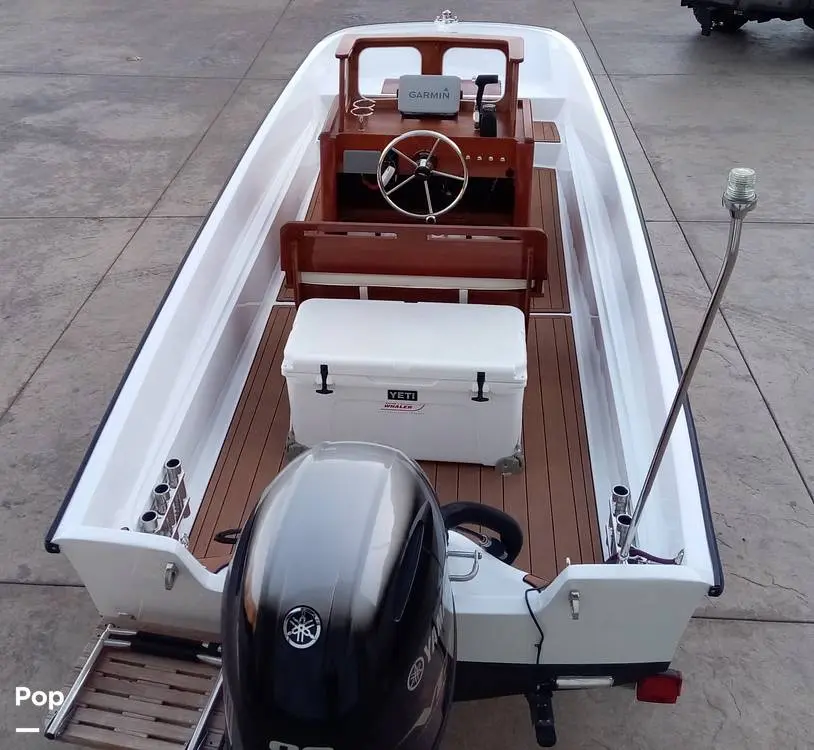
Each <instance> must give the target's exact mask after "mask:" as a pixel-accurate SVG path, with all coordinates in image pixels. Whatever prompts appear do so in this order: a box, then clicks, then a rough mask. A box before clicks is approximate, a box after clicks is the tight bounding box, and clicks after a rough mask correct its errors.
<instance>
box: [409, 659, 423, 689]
mask: <svg viewBox="0 0 814 750" xmlns="http://www.w3.org/2000/svg"><path fill="white" fill-rule="evenodd" d="M422 677H424V657H423V656H419V657H418V658H417V659H416V660H415V661H414V662H413V666H412V667H410V673H409V674H408V675H407V689H408V690H409V691H410V692H412V691H413V690H415V689H416V688H417V687H418V686H419V684H420V683H421V678H422Z"/></svg>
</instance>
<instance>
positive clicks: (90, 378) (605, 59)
mask: <svg viewBox="0 0 814 750" xmlns="http://www.w3.org/2000/svg"><path fill="white" fill-rule="evenodd" d="M441 9H442V7H441V6H439V5H438V4H437V1H436V0H433V2H429V0H409V2H405V3H400V4H392V3H385V2H383V1H382V0H330V1H329V0H291V2H288V3H286V0H264V1H263V2H259V0H209V2H207V3H190V2H185V0H162V1H161V2H158V0H144V1H143V2H141V3H138V4H133V3H125V2H121V0H111V1H110V2H108V3H104V4H100V3H96V2H92V0H75V2H73V3H70V4H64V3H58V2H56V1H55V0H6V2H4V3H3V7H2V12H3V20H4V24H3V25H2V27H0V148H2V159H0V310H1V311H2V316H0V474H2V477H3V482H2V483H0V550H2V554H0V634H2V635H3V636H4V645H5V648H4V649H3V653H4V657H5V658H4V659H3V660H2V661H1V662H0V737H2V739H0V747H3V748H10V749H11V750H17V749H18V748H19V750H28V749H29V748H30V749H31V750H39V749H40V748H45V747H52V745H48V744H46V743H45V741H44V740H42V739H40V738H39V737H36V736H21V735H15V734H14V733H13V727H15V726H21V725H35V724H37V723H38V722H39V718H40V717H39V716H38V715H35V714H32V713H31V712H30V711H27V710H21V709H16V708H15V707H14V705H13V698H14V695H13V690H14V686H15V685H18V684H25V685H29V686H30V687H32V688H42V689H53V688H55V687H59V686H60V685H61V684H62V681H63V679H64V677H65V675H66V673H67V670H68V668H69V665H70V664H71V663H72V662H73V661H74V660H75V659H76V657H77V656H78V654H79V652H80V651H81V649H82V647H83V646H84V644H85V642H86V640H87V638H88V635H89V633H90V631H91V628H92V625H93V622H94V620H95V610H94V608H93V606H92V604H91V603H90V601H89V600H88V598H87V596H86V595H85V593H84V591H83V590H82V589H81V587H78V585H77V584H78V581H77V580H76V576H75V574H74V573H73V571H72V570H71V569H70V568H69V566H68V565H67V562H66V561H65V559H64V558H62V557H59V556H49V555H46V554H45V552H44V551H43V549H42V543H41V540H42V536H43V534H44V532H45V530H46V529H47V527H48V525H49V524H50V522H51V520H52V518H53V515H54V513H55V510H56V508H57V506H58V504H59V502H60V501H61V499H62V497H63V495H64V492H65V490H66V489H67V487H68V484H69V482H70V481H71V479H72V476H73V473H74V471H75V468H76V467H77V465H78V463H79V461H80V460H81V457H82V455H83V453H84V451H85V448H86V446H87V443H88V441H89V439H90V437H91V435H92V434H93V431H94V430H95V428H96V425H97V424H98V421H99V419H100V417H101V415H102V413H103V412H104V410H105V408H106V406H107V403H108V401H109V399H110V397H111V396H112V394H113V391H114V389H115V387H116V385H117V384H118V381H119V379H120V377H121V374H122V372H123V370H124V368H125V367H126V365H127V363H128V361H129V358H130V356H131V354H132V352H133V349H134V348H135V346H136V345H137V343H138V341H139V339H140V337H141V335H142V332H143V330H144V328H145V326H146V325H147V323H148V321H149V319H150V318H151V316H152V314H153V311H154V309H155V306H156V305H157V304H158V302H159V300H160V298H161V296H162V294H163V293H164V290H165V289H166V286H167V284H168V283H169V280H170V279H171V277H172V274H173V273H174V270H175V267H176V265H177V263H178V261H179V260H180V258H181V256H182V255H183V253H184V252H185V250H186V247H187V245H188V243H189V241H190V239H191V238H192V236H193V235H194V233H195V231H196V229H197V227H198V226H199V224H200V222H201V219H202V217H203V216H204V215H205V213H206V211H207V210H208V208H209V205H210V204H211V202H212V200H213V199H214V198H215V197H216V196H217V193H218V191H219V190H220V187H221V185H222V184H223V182H224V180H225V179H226V178H227V177H228V175H229V173H230V171H231V168H232V166H233V164H234V163H235V161H236V160H237V159H238V158H239V157H240V155H241V154H242V152H243V150H244V148H245V146H246V145H247V143H248V141H249V139H250V137H251V135H252V134H253V132H254V129H255V128H256V126H257V124H258V123H259V122H260V120H261V119H262V117H263V116H264V115H265V113H266V112H267V110H268V108H269V107H270V106H271V104H272V103H273V102H274V100H275V98H276V96H277V95H278V94H279V92H280V90H281V89H282V86H283V85H284V84H285V81H286V80H287V78H288V76H290V74H291V73H292V72H293V71H294V69H295V68H296V66H297V64H298V63H299V61H300V60H301V59H302V58H303V57H304V56H305V54H307V52H308V51H309V49H310V48H311V46H312V45H313V44H314V43H315V42H316V41H317V40H318V39H319V38H321V37H322V36H324V35H325V34H327V33H329V32H331V31H333V30H335V29H337V28H340V27H344V26H350V25H355V24H358V23H372V22H386V21H398V20H413V19H416V18H423V19H432V18H433V17H434V16H435V15H436V14H437V13H438V12H439V11H440V10H441ZM453 10H454V11H455V12H456V13H457V14H458V15H459V16H460V17H462V18H464V19H476V18H480V19H486V20H509V21H515V22H521V23H531V24H535V25H545V26H551V27H553V28H556V29H558V30H560V31H562V32H563V33H565V34H566V35H568V36H569V37H571V38H572V39H574V41H575V42H576V43H577V44H579V46H580V47H581V49H582V50H583V51H584V53H585V55H586V58H587V59H588V61H589V64H590V66H591V69H592V70H593V72H594V74H595V75H596V76H597V81H598V83H599V85H600V89H601V91H602V94H603V96H604V97H605V99H606V102H607V104H608V106H609V108H610V111H611V114H612V117H613V119H614V121H615V124H616V126H617V129H618V132H619V134H620V138H621V141H622V144H623V148H624V150H625V152H626V155H627V157H628V160H629V163H630V167H631V170H632V172H633V174H634V177H635V181H636V185H637V188H638V190H639V192H640V197H641V200H642V205H643V207H644V211H645V215H646V218H647V220H648V229H649V231H650V234H651V238H652V240H653V245H654V249H655V251H656V253H657V256H658V261H659V267H660V270H661V274H662V278H663V281H664V284H665V287H666V290H667V294H668V303H669V307H670V313H671V316H672V319H673V322H674V325H675V327H676V331H677V335H678V337H679V341H680V344H681V347H682V352H683V353H685V354H686V352H687V351H688V348H689V346H690V344H691V340H692V337H693V335H694V334H695V331H696V330H697V325H698V322H699V320H700V316H701V314H702V311H703V309H704V306H705V304H706V301H707V299H708V295H709V287H710V285H711V284H712V283H714V280H715V274H716V273H717V269H718V263H719V262H720V258H721V254H722V251H723V248H724V244H725V240H726V215H725V213H724V211H723V209H721V208H720V194H721V189H722V180H723V179H724V177H725V175H726V171H727V169H728V168H729V167H730V166H735V165H748V166H752V167H754V168H756V169H757V170H758V175H759V179H760V184H759V190H760V195H761V202H760V205H759V206H758V209H757V210H756V212H755V213H754V214H753V215H752V216H750V218H749V225H748V226H747V227H746V229H745V231H744V243H743V252H742V255H741V259H740V261H739V265H738V267H737V268H736V271H735V275H734V277H733V280H732V283H731V285H730V290H729V293H728V295H727V299H726V302H725V304H724V311H725V320H723V321H720V320H719V322H718V323H717V324H716V326H715V329H714V331H713V334H712V336H711V342H710V347H709V349H708V351H707V352H706V354H705V356H704V357H703V359H702V362H701V365H700V368H699V373H698V377H697V379H696V384H695V386H694V387H693V390H692V393H691V397H692V403H693V408H694V412H695V415H696V421H697V425H698V431H699V438H700V441H701V448H702V452H703V457H704V462H705V470H706V473H707V478H708V484H709V489H710V496H711V501H712V505H713V510H714V514H715V520H716V529H717V532H718V535H719V541H720V545H721V553H722V557H723V561H724V565H725V568H726V575H727V588H726V592H725V594H724V596H723V597H722V598H721V599H718V600H710V602H709V603H708V604H707V605H706V606H705V607H703V608H702V609H701V610H700V611H699V613H698V617H697V619H696V620H695V621H694V622H693V624H692V625H691V626H690V628H689V630H688V632H687V635H686V638H685V640H684V643H683V645H682V648H681V650H680V653H679V655H678V657H677V660H676V665H677V666H678V667H679V668H681V669H683V670H684V672H685V679H686V682H685V694H684V695H683V696H682V699H681V701H680V702H679V704H678V705H677V706H675V707H664V706H648V705H644V704H637V703H634V702H633V699H632V695H631V694H630V692H628V691H610V692H607V691H605V692H597V693H592V694H586V695H564V696H558V697H557V699H556V703H555V710H556V711H557V715H558V724H559V732H560V744H559V745H558V747H561V748H563V750H577V749H579V750H600V749H605V750H623V749H624V750H634V749H636V750H638V749H639V748H641V749H642V750H645V749H647V750H650V749H651V748H652V749H654V750H655V749H656V748H658V749H659V750H671V749H673V748H675V749H679V748H680V749H681V750H695V749H696V748H697V749H698V750H702V749H705V748H713V747H715V748H720V749H721V750H730V749H731V750H745V749H747V748H748V749H749V750H752V749H754V750H774V749H775V748H784V750H786V749H791V748H794V749H799V750H803V748H811V747H814V739H811V738H812V737H814V711H812V710H811V695H812V692H814V624H812V623H814V612H812V608H813V607H814V576H812V574H811V570H812V560H813V559H814V553H812V549H814V545H812V541H814V534H813V533H812V529H814V504H812V495H811V484H812V482H814V448H812V445H814V440H812V438H813V437H814V427H812V425H813V424H814V405H813V404H814V400H812V398H811V394H812V393H814V376H812V373H811V366H810V364H809V363H810V361H811V359H812V354H813V353H814V315H812V313H814V302H812V297H811V294H810V289H811V283H812V270H811V268H812V265H811V263H810V262H809V250H810V245H811V242H810V238H811V236H812V224H813V223H814V197H813V195H814V194H812V191H811V189H810V187H809V181H810V177H809V169H808V168H809V165H811V164H814V141H812V140H811V138H810V132H811V123H812V122H814V31H812V30H811V29H808V28H806V27H804V26H803V25H802V23H794V24H785V23H782V22H773V23H769V24H763V25H758V24H748V25H747V26H746V27H745V28H744V30H743V31H742V32H741V33H739V34H737V35H734V36H732V37H725V36H716V35H713V36H712V37H711V38H702V37H701V36H700V34H699V27H698V25H697V24H696V22H695V21H694V19H693V17H692V13H691V12H690V11H688V10H686V9H683V8H681V7H680V5H679V0H662V1H661V2H659V3H652V4H648V3H646V2H644V0H617V1H616V2H613V3H609V2H607V1H606V0H575V2H572V1H571V0H541V1H540V2H537V3H526V4H523V5H507V4H505V3H497V2H485V0H468V1H467V2H461V3H459V4H458V5H456V6H453ZM444 747H445V748H446V749H447V750H452V749H453V748H456V749H458V750H486V748H492V747H503V748H505V747H513V748H517V749H518V750H520V749H521V748H523V749H525V748H528V749H529V750H531V748H534V747H536V745H535V743H534V738H533V735H532V732H531V727H530V724H529V722H528V716H527V709H526V707H525V703H524V702H523V701H515V700H505V701H495V702H487V703H484V704H477V705H466V706H460V707H457V708H456V710H455V713H454V716H453V720H452V723H451V726H450V729H449V732H448V736H447V739H446V742H445V745H444Z"/></svg>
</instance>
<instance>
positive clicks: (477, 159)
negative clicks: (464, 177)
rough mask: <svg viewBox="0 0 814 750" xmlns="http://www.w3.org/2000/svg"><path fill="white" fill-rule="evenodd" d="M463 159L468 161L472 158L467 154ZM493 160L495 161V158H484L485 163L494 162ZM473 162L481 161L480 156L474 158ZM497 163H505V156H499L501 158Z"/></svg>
mask: <svg viewBox="0 0 814 750" xmlns="http://www.w3.org/2000/svg"><path fill="white" fill-rule="evenodd" d="M464 158H465V159H466V160H467V161H470V160H471V159H472V157H471V156H470V155H469V154H467V155H466V156H465V157H464ZM494 160H495V157H494V156H487V157H486V161H494ZM475 161H483V157H482V156H476V157H475ZM498 161H501V162H505V161H506V157H505V156H501V157H500V158H499V159H498Z"/></svg>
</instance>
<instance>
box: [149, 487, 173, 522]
mask: <svg viewBox="0 0 814 750" xmlns="http://www.w3.org/2000/svg"><path fill="white" fill-rule="evenodd" d="M152 500H153V510H154V511H155V512H156V513H158V515H159V516H163V515H164V514H165V513H166V512H167V508H168V507H169V503H170V487H169V485H168V484H165V483H163V482H162V483H161V484H157V485H156V486H155V487H153V497H152Z"/></svg>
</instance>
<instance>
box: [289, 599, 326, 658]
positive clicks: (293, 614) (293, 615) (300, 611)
mask: <svg viewBox="0 0 814 750" xmlns="http://www.w3.org/2000/svg"><path fill="white" fill-rule="evenodd" d="M321 632H322V621H321V620H320V619H319V615H318V614H317V613H316V612H315V611H314V610H313V609H311V607H294V609H292V610H291V611H290V612H289V613H288V614H287V615H286V616H285V619H284V620H283V637H284V638H285V640H286V643H288V645H289V646H291V647H292V648H299V649H303V648H311V646H313V645H314V644H315V643H316V642H317V641H318V640H319V635H320V633H321Z"/></svg>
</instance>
